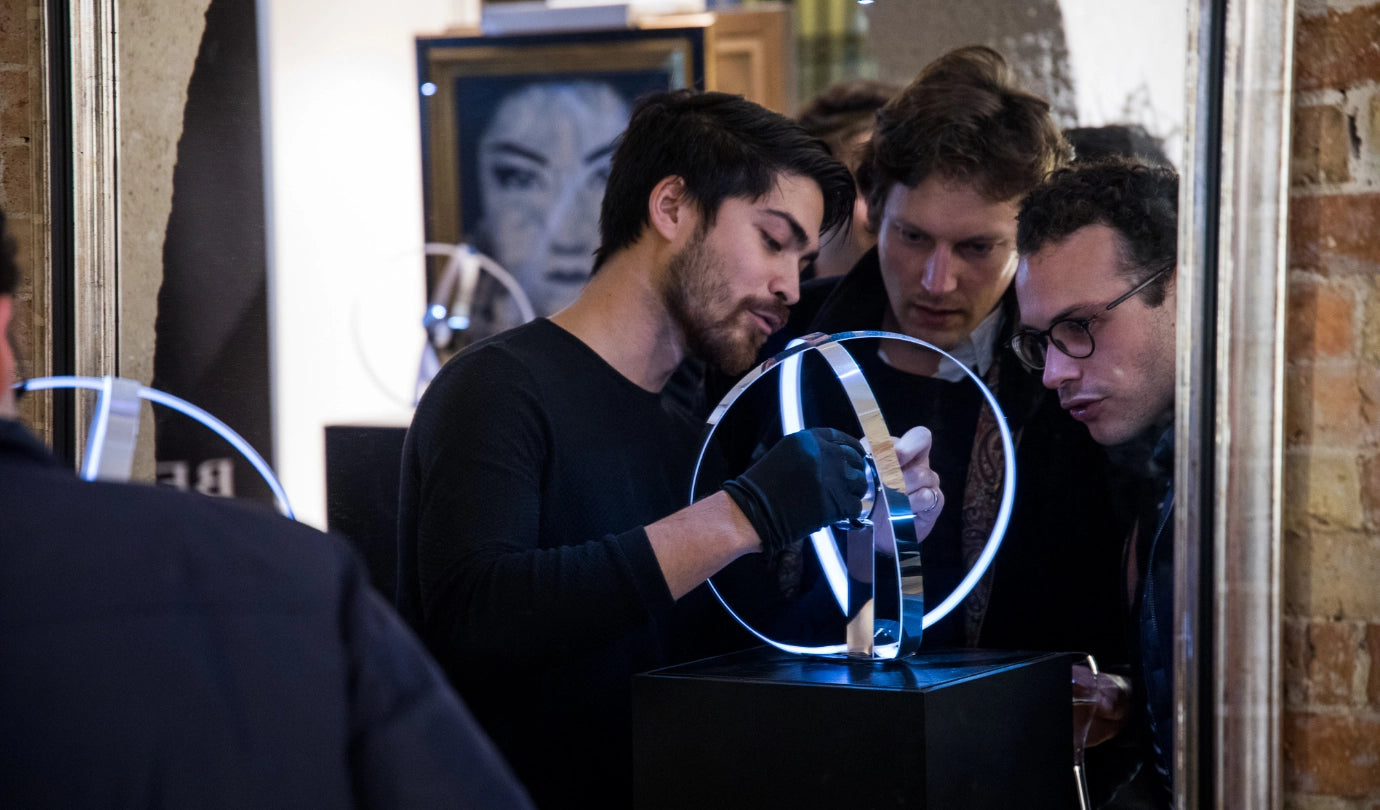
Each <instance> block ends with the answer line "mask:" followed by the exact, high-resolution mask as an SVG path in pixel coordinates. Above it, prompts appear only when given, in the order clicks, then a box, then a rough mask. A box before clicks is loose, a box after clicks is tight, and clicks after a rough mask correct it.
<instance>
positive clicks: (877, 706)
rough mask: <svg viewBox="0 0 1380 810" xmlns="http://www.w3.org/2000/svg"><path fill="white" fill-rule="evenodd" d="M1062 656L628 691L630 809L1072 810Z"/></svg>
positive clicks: (850, 668)
mask: <svg viewBox="0 0 1380 810" xmlns="http://www.w3.org/2000/svg"><path fill="white" fill-rule="evenodd" d="M1071 662H1072V658H1071V656H1069V655H1064V654H1054V653H1013V652H1000V651H985V650H962V651H952V652H934V653H927V654H925V653H922V654H920V655H917V656H913V657H911V658H907V659H905V660H902V661H890V662H878V663H874V662H870V661H849V660H841V659H833V658H827V659H826V658H816V657H804V656H796V655H791V654H788V653H783V652H779V651H777V650H775V649H772V648H770V647H762V648H758V649H752V650H746V651H744V652H739V653H733V654H731V655H725V656H720V657H717V658H710V659H706V660H703V661H697V662H695V663H691V664H683V665H680V666H675V667H669V668H666V669H660V670H656V671H654V672H649V673H646V674H644V675H639V676H637V677H636V678H635V679H634V682H633V717H634V751H635V755H634V760H635V768H634V771H635V773H634V779H635V788H636V797H637V807H638V808H657V810H662V809H663V808H664V809H665V810H674V809H675V808H695V810H700V809H701V808H715V810H721V809H723V808H753V809H754V810H759V809H760V808H772V807H787V808H814V807H821V808H837V809H838V810H855V809H856V808H873V807H907V808H944V809H945V810H949V809H950V808H963V810H975V809H976V808H1002V810H1008V809H1009V808H1017V807H1019V808H1023V809H1026V808H1045V807H1048V808H1059V810H1065V809H1066V808H1068V807H1070V806H1072V805H1071V802H1072V801H1073V798H1074V795H1075V794H1074V790H1073V785H1074V781H1073V749H1072V745H1073V743H1072V740H1073V720H1072V712H1071V708H1070V707H1071V700H1072V694H1071V687H1070V678H1069V666H1070V664H1071Z"/></svg>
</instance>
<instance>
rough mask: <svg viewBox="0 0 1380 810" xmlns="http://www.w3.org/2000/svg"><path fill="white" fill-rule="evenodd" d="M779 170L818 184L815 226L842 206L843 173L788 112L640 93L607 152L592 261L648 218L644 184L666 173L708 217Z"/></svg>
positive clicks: (829, 224)
mask: <svg viewBox="0 0 1380 810" xmlns="http://www.w3.org/2000/svg"><path fill="white" fill-rule="evenodd" d="M788 174H791V175H799V176H801V177H807V178H809V179H811V180H813V181H814V182H815V184H816V185H818V186H819V190H820V193H821V194H822V195H823V196H824V220H823V223H822V227H821V229H820V232H821V233H824V232H827V231H830V230H832V229H834V228H835V227H837V226H839V225H840V224H842V223H843V222H845V221H847V219H848V217H849V216H851V215H852V212H853V198H854V196H855V195H856V193H857V192H856V189H855V187H854V185H853V175H852V174H850V173H849V171H848V169H847V167H845V166H844V165H843V164H842V163H840V162H838V161H837V160H835V159H834V158H833V157H832V156H831V155H830V154H829V148H828V147H827V146H825V145H824V142H823V141H821V140H819V139H818V138H815V137H813V136H811V135H809V134H808V133H806V132H805V130H803V129H801V128H800V124H798V123H796V122H795V121H793V120H791V119H789V118H787V117H786V116H784V115H781V114H779V113H775V112H772V111H771V110H768V109H766V108H765V107H762V106H760V105H758V104H754V103H753V102H751V101H747V100H745V99H744V98H743V97H742V96H734V95H728V94H726V93H713V92H709V93H699V92H695V91H693V90H674V91H671V92H669V93H658V94H654V95H650V96H646V97H644V98H642V99H641V100H640V101H639V102H638V104H637V107H636V108H635V109H634V110H633V114H632V120H631V121H629V122H628V128H627V129H626V130H625V131H624V132H623V134H622V135H621V136H619V139H618V147H617V148H616V149H615V150H614V153H613V161H612V164H611V165H610V168H609V179H608V183H607V185H605V187H604V202H603V206H602V208H601V209H600V215H599V234H600V238H601V244H600V245H599V250H598V251H597V252H596V253H595V258H594V269H595V270H598V269H599V267H600V266H601V265H602V264H603V263H604V262H605V261H606V260H607V259H608V257H609V256H612V255H613V254H614V253H617V252H618V251H620V250H623V249H624V248H626V247H628V246H629V245H631V244H633V243H634V242H636V241H637V239H638V237H639V236H640V235H641V234H642V230H643V229H644V228H645V227H647V224H648V221H649V216H648V212H647V200H648V199H649V198H650V197H651V193H652V189H654V188H655V187H656V184H657V183H660V182H661V181H662V180H664V179H665V178H667V177H671V176H672V175H675V176H679V177H680V178H682V179H683V180H684V181H685V188H686V190H687V192H688V193H689V195H690V197H691V198H692V199H693V200H694V201H695V202H696V203H697V204H698V206H699V208H700V210H701V211H703V212H704V215H705V225H706V226H708V225H712V224H713V223H714V218H715V217H716V216H717V215H718V213H719V206H720V205H722V204H723V201H724V200H726V199H728V198H730V197H736V198H746V199H750V200H756V199H760V198H762V197H763V196H765V195H766V194H767V193H769V192H770V191H771V190H772V188H774V187H775V185H776V182H777V180H778V179H780V177H781V176H783V175H788Z"/></svg>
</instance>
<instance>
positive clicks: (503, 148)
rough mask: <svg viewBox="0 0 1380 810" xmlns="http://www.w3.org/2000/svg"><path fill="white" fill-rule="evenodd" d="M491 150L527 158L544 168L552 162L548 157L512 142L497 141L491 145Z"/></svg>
mask: <svg viewBox="0 0 1380 810" xmlns="http://www.w3.org/2000/svg"><path fill="white" fill-rule="evenodd" d="M489 148H490V149H492V150H493V151H495V152H499V153H501V154H506V155H517V156H518V157H525V158H527V159H528V160H530V161H532V162H533V163H540V164H541V165H543V166H545V165H547V164H548V163H550V162H551V161H550V159H548V158H547V157H546V155H543V154H542V153H541V152H537V151H534V150H532V149H528V148H527V147H525V146H522V145H520V144H516V143H513V142H512V141H496V142H494V143H493V144H491V145H490V146H489Z"/></svg>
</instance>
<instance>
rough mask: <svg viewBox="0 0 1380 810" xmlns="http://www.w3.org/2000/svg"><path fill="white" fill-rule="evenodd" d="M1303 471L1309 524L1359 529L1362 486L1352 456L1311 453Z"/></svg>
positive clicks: (1354, 459)
mask: <svg viewBox="0 0 1380 810" xmlns="http://www.w3.org/2000/svg"><path fill="white" fill-rule="evenodd" d="M1306 467H1307V469H1306V470H1305V471H1304V472H1305V477H1304V479H1303V483H1304V486H1306V487H1307V489H1306V492H1307V495H1308V517H1309V520H1310V522H1311V524H1312V525H1314V526H1322V527H1331V528H1339V529H1359V528H1361V482H1360V475H1359V472H1360V471H1359V470H1358V469H1357V463H1356V458H1355V456H1353V455H1350V454H1339V453H1328V454H1323V453H1314V454H1312V456H1310V457H1309V459H1308V462H1307V465H1306Z"/></svg>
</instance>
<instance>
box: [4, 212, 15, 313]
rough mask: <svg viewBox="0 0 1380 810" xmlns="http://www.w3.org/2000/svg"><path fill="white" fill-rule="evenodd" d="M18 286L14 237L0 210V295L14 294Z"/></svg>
mask: <svg viewBox="0 0 1380 810" xmlns="http://www.w3.org/2000/svg"><path fill="white" fill-rule="evenodd" d="M18 287H19V264H18V263H17V262H16V261H15V259H14V238H13V237H11V236H10V232H9V228H8V227H7V226H6V222H5V212H4V211H0V295H14V291H15V289H16V288H18Z"/></svg>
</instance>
